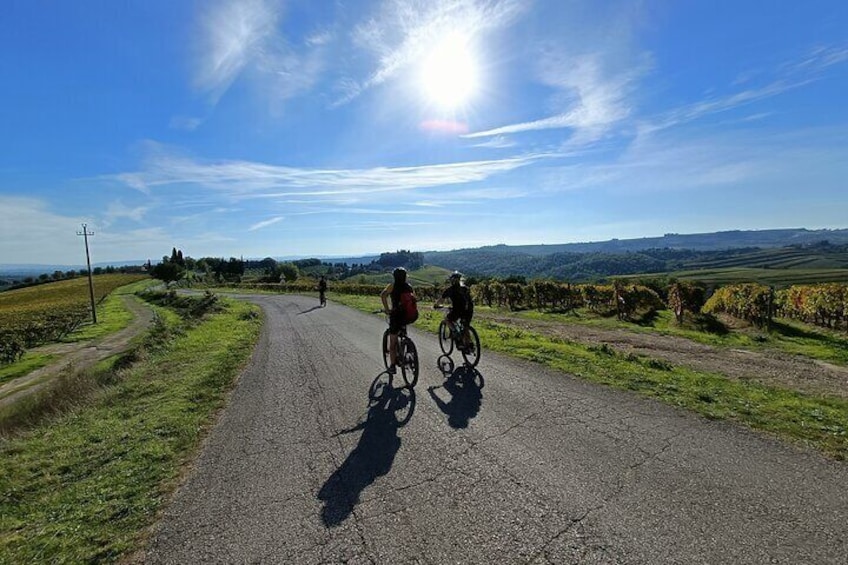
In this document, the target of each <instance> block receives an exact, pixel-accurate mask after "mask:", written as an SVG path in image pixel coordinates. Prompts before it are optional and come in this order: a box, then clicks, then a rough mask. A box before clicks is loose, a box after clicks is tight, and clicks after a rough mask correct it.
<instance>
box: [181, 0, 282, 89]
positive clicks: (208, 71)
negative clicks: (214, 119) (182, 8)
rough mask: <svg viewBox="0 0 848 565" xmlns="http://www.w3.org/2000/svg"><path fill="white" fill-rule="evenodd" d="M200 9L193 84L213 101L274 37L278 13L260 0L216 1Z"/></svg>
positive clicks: (273, 4)
mask: <svg viewBox="0 0 848 565" xmlns="http://www.w3.org/2000/svg"><path fill="white" fill-rule="evenodd" d="M203 10H204V12H203V13H204V15H205V16H204V18H203V22H202V28H203V32H202V35H201V38H200V45H199V46H198V49H199V52H200V53H199V54H200V57H199V59H200V60H199V67H198V69H197V72H196V76H195V83H196V85H197V86H198V88H200V89H201V90H204V91H206V92H209V93H210V95H211V96H212V98H213V99H214V100H215V101H217V99H218V98H220V97H221V95H222V94H223V93H224V92H225V91H226V90H227V89H228V88H229V87H230V85H231V84H232V83H233V81H234V80H235V79H236V77H238V75H239V74H240V73H241V72H242V71H243V70H244V68H245V67H246V66H247V65H248V64H249V63H251V61H252V60H254V59H255V58H256V57H257V56H258V55H260V54H261V53H262V51H263V49H264V46H265V45H266V43H267V42H268V41H269V40H270V39H271V38H273V37H274V34H275V33H276V27H277V21H278V19H279V12H278V10H277V8H276V3H273V2H267V1H264V0H242V1H236V0H220V1H219V2H217V3H216V4H214V5H211V6H210V5H204V6H203Z"/></svg>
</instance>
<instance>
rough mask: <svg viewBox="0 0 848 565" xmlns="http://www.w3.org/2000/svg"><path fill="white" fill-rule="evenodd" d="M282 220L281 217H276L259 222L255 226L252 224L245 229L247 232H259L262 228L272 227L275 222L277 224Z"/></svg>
mask: <svg viewBox="0 0 848 565" xmlns="http://www.w3.org/2000/svg"><path fill="white" fill-rule="evenodd" d="M283 219H284V218H283V216H277V217H275V218H271V219H268V220H264V221H261V222H256V223H255V224H253V225H252V226H250V227H249V228H247V231H256V230H260V229H262V228H267V227H268V226H272V225H274V224H276V223H277V222H279V221H281V220H283Z"/></svg>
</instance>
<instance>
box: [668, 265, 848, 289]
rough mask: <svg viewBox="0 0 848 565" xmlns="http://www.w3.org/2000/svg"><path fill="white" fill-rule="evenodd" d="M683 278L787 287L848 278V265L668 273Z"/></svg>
mask: <svg viewBox="0 0 848 565" xmlns="http://www.w3.org/2000/svg"><path fill="white" fill-rule="evenodd" d="M669 275H670V276H671V277H674V278H677V279H681V280H697V281H701V282H703V283H706V284H710V285H725V284H736V283H748V282H757V283H760V284H764V285H770V286H775V287H777V288H784V287H788V286H792V285H795V284H816V283H824V282H848V269H757V268H747V267H730V268H723V269H703V270H694V271H678V272H675V273H670V274H669Z"/></svg>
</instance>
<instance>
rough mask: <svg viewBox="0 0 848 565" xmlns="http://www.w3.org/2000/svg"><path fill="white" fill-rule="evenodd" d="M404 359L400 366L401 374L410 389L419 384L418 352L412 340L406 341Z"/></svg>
mask: <svg viewBox="0 0 848 565" xmlns="http://www.w3.org/2000/svg"><path fill="white" fill-rule="evenodd" d="M404 342H405V345H404V347H403V359H402V360H401V364H400V372H401V374H402V375H403V380H404V382H405V383H406V384H407V386H409V387H410V388H412V387H414V386H415V384H416V383H417V382H418V351H417V350H416V349H415V344H414V343H413V342H412V340H411V339H408V338H407V339H405V340H404Z"/></svg>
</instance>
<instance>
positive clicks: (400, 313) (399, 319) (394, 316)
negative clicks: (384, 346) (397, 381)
mask: <svg viewBox="0 0 848 565" xmlns="http://www.w3.org/2000/svg"><path fill="white" fill-rule="evenodd" d="M392 278H393V281H392V282H390V283H389V284H388V285H386V288H384V289H383V292H381V293H380V300H382V301H383V312H385V313H386V314H388V315H389V374H392V375H394V374H395V367H396V365H397V342H398V332H399V331H400V329H401V328H402V327H403V326H405V325H406V324H408V323H412V322H414V321H415V320H408V319H407V313H406V312H405V311H404V309H403V308H401V302H402V297H401V295H403V294H406V293H411V294H412V295H413V296H414V295H415V290H414V289H413V288H412V286H411V285H410V284H409V283H408V282H406V269H404V268H403V267H398V268H396V269H395V270H394V271H392ZM389 297H391V299H392V303H391V308H389Z"/></svg>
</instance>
